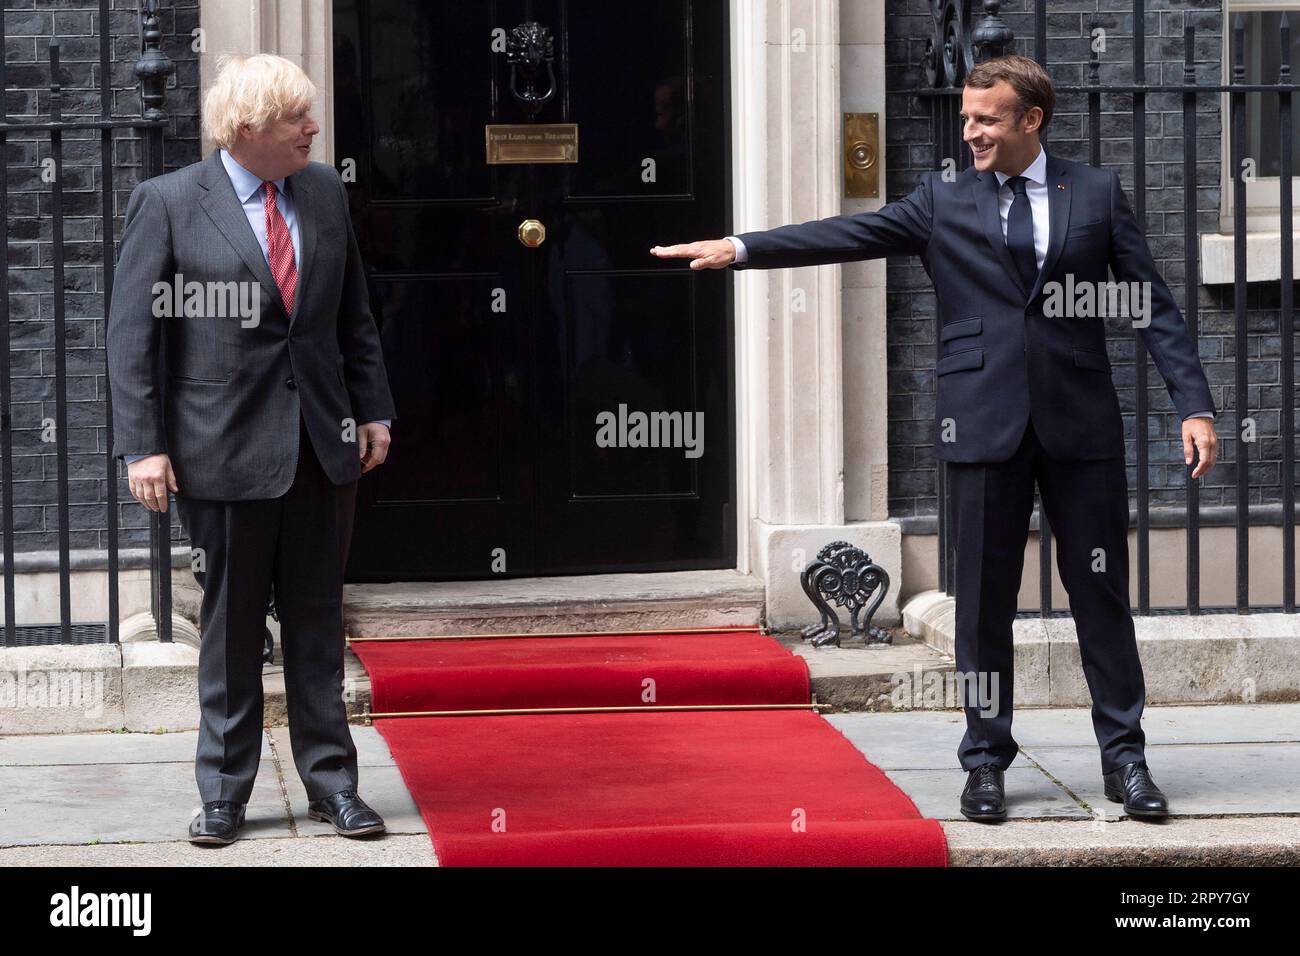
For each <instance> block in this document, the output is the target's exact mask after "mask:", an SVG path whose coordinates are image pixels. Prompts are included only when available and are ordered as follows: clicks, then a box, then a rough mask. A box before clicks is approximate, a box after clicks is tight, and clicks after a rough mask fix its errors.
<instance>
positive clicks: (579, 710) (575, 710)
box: [362, 701, 833, 724]
mask: <svg viewBox="0 0 1300 956" xmlns="http://www.w3.org/2000/svg"><path fill="white" fill-rule="evenodd" d="M832 706H833V705H831V704H819V703H817V702H816V701H813V702H811V703H808V704H663V705H647V706H644V707H519V708H501V709H495V710H400V711H392V712H389V713H371V712H370V711H367V712H366V713H364V714H362V717H364V718H365V720H366V723H367V724H368V723H370V722H371V721H372V720H373V719H375V718H377V717H497V716H505V715H509V714H618V713H645V712H646V711H657V712H678V711H701V710H818V709H820V708H831V707H832Z"/></svg>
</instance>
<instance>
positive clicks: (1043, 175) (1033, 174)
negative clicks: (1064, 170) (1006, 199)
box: [997, 143, 1047, 189]
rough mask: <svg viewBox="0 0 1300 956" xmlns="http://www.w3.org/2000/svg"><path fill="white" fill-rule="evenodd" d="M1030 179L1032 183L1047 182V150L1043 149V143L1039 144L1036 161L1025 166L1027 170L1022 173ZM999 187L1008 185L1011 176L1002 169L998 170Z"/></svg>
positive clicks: (1041, 183) (1043, 183) (1042, 183)
mask: <svg viewBox="0 0 1300 956" xmlns="http://www.w3.org/2000/svg"><path fill="white" fill-rule="evenodd" d="M1020 175H1021V176H1024V177H1025V178H1026V179H1028V180H1029V181H1030V182H1031V183H1038V184H1039V185H1040V186H1041V185H1045V184H1046V183H1047V151H1046V150H1044V149H1043V144H1042V143H1039V144H1038V156H1037V157H1035V159H1034V161H1033V162H1032V163H1030V164H1029V165H1028V166H1026V167H1025V171H1024V172H1023V173H1021V174H1020ZM997 177H998V188H999V189H1000V188H1001V187H1003V186H1005V185H1006V182H1007V180H1008V179H1010V178H1011V177H1010V176H1008V175H1007V174H1006V173H1004V172H1002V170H1000V169H999V170H997Z"/></svg>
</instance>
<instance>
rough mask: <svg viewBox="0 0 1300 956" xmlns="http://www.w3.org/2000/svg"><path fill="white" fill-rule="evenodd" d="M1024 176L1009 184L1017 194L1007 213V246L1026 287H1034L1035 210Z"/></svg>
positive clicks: (1011, 179) (1035, 267)
mask: <svg viewBox="0 0 1300 956" xmlns="http://www.w3.org/2000/svg"><path fill="white" fill-rule="evenodd" d="M1027 182H1029V180H1027V179H1025V177H1024V176H1012V177H1011V178H1010V179H1008V180H1007V185H1008V186H1010V187H1011V191H1012V192H1014V193H1015V194H1016V198H1015V199H1013V200H1011V211H1010V212H1009V213H1008V214H1007V248H1008V249H1010V250H1011V258H1012V260H1013V261H1014V262H1015V264H1016V268H1017V269H1019V270H1020V276H1021V278H1023V279H1024V280H1025V289H1026V290H1030V289H1033V287H1034V283H1035V282H1037V281H1038V259H1037V257H1036V256H1035V255H1034V212H1033V210H1032V209H1031V208H1030V206H1029V196H1028V195H1026V194H1025V183H1027Z"/></svg>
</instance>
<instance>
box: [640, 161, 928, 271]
mask: <svg viewBox="0 0 1300 956" xmlns="http://www.w3.org/2000/svg"><path fill="white" fill-rule="evenodd" d="M932 175H933V174H932V173H926V174H925V175H924V176H923V177H922V178H921V182H920V184H919V185H918V186H917V187H916V188H915V189H914V190H912V192H911V193H909V194H908V195H907V196H904V197H903V198H902V199H898V200H896V201H894V202H891V203H887V204H886V205H884V206H882V207H881V208H880V209H877V210H875V211H873V212H859V213H852V214H850V215H845V216H832V217H830V218H828V219H814V220H811V221H809V222H804V223H799V224H797V225H789V226H777V227H776V228H775V229H768V230H766V231H763V232H746V233H741V234H740V235H739V236H738V237H737V238H738V239H739V240H740V242H741V244H742V248H744V250H745V256H744V258H743V259H742V260H741V261H737V260H736V246H735V245H734V244H733V243H732V242H731V241H730V240H728V239H706V240H700V241H696V242H687V243H681V244H679V245H675V246H654V247H653V248H651V250H650V252H651V254H652V255H655V256H658V257H659V258H661V259H690V260H691V268H692V269H722V268H725V267H727V266H731V267H733V268H735V269H751V268H752V269H788V268H794V267H797V266H818V265H827V264H830V263H835V262H857V261H859V260H862V259H881V258H884V257H885V256H896V255H923V254H924V253H925V249H926V246H927V245H928V244H929V242H930V229H931V224H932V223H933V214H932V209H933V206H932V198H933V197H932V192H931V177H932Z"/></svg>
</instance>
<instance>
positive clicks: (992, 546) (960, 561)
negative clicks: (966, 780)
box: [948, 422, 1146, 773]
mask: <svg viewBox="0 0 1300 956" xmlns="http://www.w3.org/2000/svg"><path fill="white" fill-rule="evenodd" d="M1035 483H1037V485H1038V492H1039V497H1040V499H1041V502H1042V507H1043V509H1044V510H1045V511H1046V513H1047V520H1048V523H1049V525H1050V527H1051V529H1052V534H1053V536H1054V545H1055V549H1056V566H1057V569H1058V571H1059V572H1060V575H1061V583H1062V584H1064V585H1065V589H1066V591H1067V593H1068V594H1069V597H1070V613H1071V615H1072V616H1073V618H1074V623H1075V629H1076V631H1077V632H1078V640H1079V653H1080V655H1081V657H1082V660H1083V673H1084V677H1085V679H1086V680H1087V683H1088V690H1089V692H1090V693H1091V694H1092V702H1093V703H1092V724H1093V730H1094V731H1095V732H1096V735H1097V743H1098V745H1099V746H1100V748H1101V769H1102V772H1103V773H1109V772H1110V771H1112V770H1115V769H1116V768H1118V767H1120V766H1122V765H1123V764H1125V763H1128V762H1130V761H1133V760H1142V759H1143V752H1144V747H1145V743H1146V738H1145V735H1144V734H1143V732H1142V727H1141V720H1142V708H1143V705H1144V703H1145V698H1146V685H1145V683H1144V682H1143V678H1142V663H1141V661H1140V660H1139V659H1138V649H1137V639H1136V637H1135V635H1134V631H1133V616H1132V613H1131V610H1130V605H1129V594H1128V483H1127V479H1126V476H1125V473H1124V459H1122V458H1107V459H1101V460H1093V461H1061V460H1054V459H1052V458H1049V457H1048V456H1047V455H1046V454H1044V452H1043V449H1042V446H1041V445H1040V444H1039V442H1038V436H1037V435H1036V434H1035V433H1034V426H1033V423H1032V422H1031V423H1030V424H1029V425H1028V426H1027V427H1026V429H1025V434H1024V437H1023V438H1022V439H1021V442H1020V445H1019V447H1018V448H1017V450H1016V452H1015V454H1014V455H1012V456H1011V458H1010V459H1009V460H1007V461H1002V462H995V463H974V464H970V463H955V462H950V463H949V464H948V487H949V491H950V494H951V504H952V515H953V525H954V527H953V533H954V534H955V546H956V568H955V577H956V595H955V597H956V651H957V671H958V674H959V676H960V677H962V678H964V680H963V683H964V686H965V687H966V688H970V689H971V691H972V693H970V694H968V695H966V697H965V699H964V700H963V703H964V705H965V706H964V710H965V713H966V733H965V735H964V736H963V737H962V741H961V744H960V746H959V748H958V751H957V756H958V760H959V761H960V762H961V766H962V768H963V769H965V770H972V769H974V768H975V767H978V766H980V765H981V764H991V765H992V766H994V767H995V768H997V769H999V770H1005V769H1006V768H1007V766H1009V765H1010V763H1011V761H1012V760H1014V759H1015V756H1016V754H1017V752H1018V751H1019V746H1018V745H1017V744H1016V741H1015V739H1014V738H1013V737H1012V735H1011V719H1012V708H1013V704H1014V697H1013V693H1012V690H1013V687H1012V685H1013V681H1014V671H1013V667H1012V663H1013V653H1012V646H1011V626H1012V622H1013V621H1014V620H1015V614H1016V604H1017V600H1016V599H1017V595H1018V593H1019V591H1020V575H1021V571H1022V570H1023V567H1024V553H1025V543H1026V541H1027V539H1028V536H1029V518H1030V515H1031V514H1032V512H1033V505H1034V485H1035ZM959 686H962V685H959ZM981 686H982V687H983V688H984V689H985V690H986V692H988V693H987V694H986V696H985V699H984V700H983V701H981V700H979V699H978V698H977V696H976V694H975V693H974V691H975V690H976V689H978V688H980V687H981ZM994 687H996V690H997V692H996V694H992V693H991V692H992V690H993V688H994ZM981 703H984V704H987V705H988V706H980V704H981Z"/></svg>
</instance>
